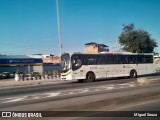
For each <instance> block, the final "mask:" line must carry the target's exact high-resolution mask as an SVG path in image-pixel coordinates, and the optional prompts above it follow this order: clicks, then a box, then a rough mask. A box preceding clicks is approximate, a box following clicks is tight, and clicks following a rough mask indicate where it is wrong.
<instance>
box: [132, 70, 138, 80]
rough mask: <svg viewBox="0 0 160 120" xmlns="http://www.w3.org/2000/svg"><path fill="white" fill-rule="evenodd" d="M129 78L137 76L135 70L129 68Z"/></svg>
mask: <svg viewBox="0 0 160 120" xmlns="http://www.w3.org/2000/svg"><path fill="white" fill-rule="evenodd" d="M130 78H137V72H136V70H131V71H130Z"/></svg>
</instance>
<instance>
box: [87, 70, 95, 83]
mask: <svg viewBox="0 0 160 120" xmlns="http://www.w3.org/2000/svg"><path fill="white" fill-rule="evenodd" d="M94 81H95V75H94V73H93V72H88V73H87V75H86V82H94Z"/></svg>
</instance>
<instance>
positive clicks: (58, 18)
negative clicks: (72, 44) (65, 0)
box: [56, 0, 63, 58]
mask: <svg viewBox="0 0 160 120" xmlns="http://www.w3.org/2000/svg"><path fill="white" fill-rule="evenodd" d="M56 9H57V23H58V39H59V47H60V58H61V55H62V47H63V46H62V40H61V27H60V17H59V7H58V0H56Z"/></svg>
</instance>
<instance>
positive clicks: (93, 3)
mask: <svg viewBox="0 0 160 120" xmlns="http://www.w3.org/2000/svg"><path fill="white" fill-rule="evenodd" d="M58 3H59V16H60V28H61V41H62V44H63V49H62V52H83V50H84V44H85V43H89V42H97V43H100V44H106V45H108V46H109V48H110V49H111V50H112V47H113V46H115V45H116V41H117V40H118V37H119V35H120V34H121V33H122V25H127V24H130V23H134V25H135V27H136V28H137V29H144V30H146V31H148V32H149V33H150V34H151V37H152V38H154V39H155V40H156V41H157V43H158V45H159V47H157V48H156V49H155V50H156V51H157V52H160V14H159V13H160V0H58ZM56 12H57V11H56V0H0V54H7V55H11V54H12V55H26V54H54V55H60V48H59V39H58V24H57V14H56Z"/></svg>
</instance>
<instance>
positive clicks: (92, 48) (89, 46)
mask: <svg viewBox="0 0 160 120" xmlns="http://www.w3.org/2000/svg"><path fill="white" fill-rule="evenodd" d="M100 52H109V49H108V46H107V45H104V44H98V43H95V42H90V43H86V44H85V47H84V53H92V54H93V53H95V54H96V53H100Z"/></svg>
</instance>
